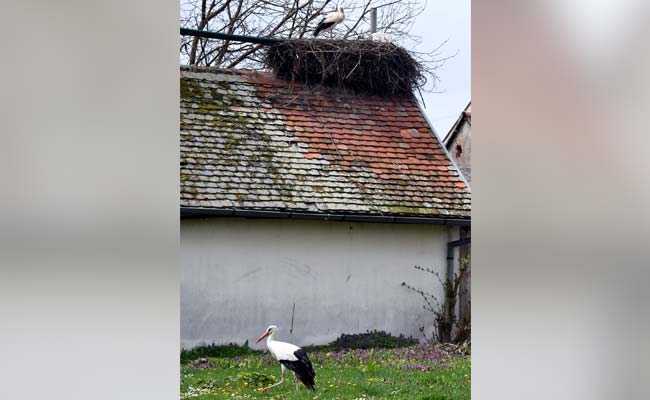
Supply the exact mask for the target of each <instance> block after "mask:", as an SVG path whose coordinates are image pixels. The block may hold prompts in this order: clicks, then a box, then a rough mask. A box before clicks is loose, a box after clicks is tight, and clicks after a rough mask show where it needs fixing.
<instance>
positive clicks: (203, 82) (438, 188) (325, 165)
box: [180, 67, 470, 219]
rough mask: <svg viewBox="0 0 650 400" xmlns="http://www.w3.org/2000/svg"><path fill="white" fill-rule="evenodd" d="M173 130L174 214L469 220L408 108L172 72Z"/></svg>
mask: <svg viewBox="0 0 650 400" xmlns="http://www.w3.org/2000/svg"><path fill="white" fill-rule="evenodd" d="M180 131H181V174H180V181H181V208H182V209H186V210H187V209H199V210H206V211H209V210H249V211H250V210H265V211H284V212H292V213H293V212H296V213H299V212H307V213H316V214H320V213H326V214H335V213H339V214H346V215H348V214H353V215H367V216H415V217H425V218H435V217H443V218H452V219H453V218H460V219H468V218H469V217H470V192H469V189H468V187H467V184H466V182H465V181H464V179H463V178H462V177H461V176H460V175H459V173H458V171H457V170H456V168H455V167H454V166H453V163H452V162H451V161H450V160H449V158H448V155H447V153H446V151H445V150H444V148H443V147H442V145H441V143H440V141H439V140H438V139H437V137H436V135H435V133H434V132H433V130H432V128H431V127H430V126H429V124H428V123H427V121H426V119H425V117H424V116H423V114H422V112H421V110H420V108H419V106H418V104H417V102H416V100H415V99H399V98H381V97H374V96H360V95H354V94H351V93H349V92H343V91H341V90H336V89H325V88H313V87H311V88H310V87H306V86H304V85H302V84H299V83H291V82H288V81H283V80H278V79H275V78H273V76H272V75H271V74H269V73H260V72H252V71H241V70H239V71H232V70H220V69H213V68H197V67H182V68H181V116H180ZM194 211H196V210H194Z"/></svg>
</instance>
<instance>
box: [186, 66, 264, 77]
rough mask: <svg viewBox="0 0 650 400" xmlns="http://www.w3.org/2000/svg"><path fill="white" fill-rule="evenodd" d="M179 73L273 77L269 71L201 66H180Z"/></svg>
mask: <svg viewBox="0 0 650 400" xmlns="http://www.w3.org/2000/svg"><path fill="white" fill-rule="evenodd" d="M180 69H181V71H188V72H206V73H213V74H214V73H219V74H229V75H246V76H257V75H261V76H267V77H275V76H274V75H273V72H271V71H261V70H256V69H249V68H221V67H206V66H202V65H181V66H180Z"/></svg>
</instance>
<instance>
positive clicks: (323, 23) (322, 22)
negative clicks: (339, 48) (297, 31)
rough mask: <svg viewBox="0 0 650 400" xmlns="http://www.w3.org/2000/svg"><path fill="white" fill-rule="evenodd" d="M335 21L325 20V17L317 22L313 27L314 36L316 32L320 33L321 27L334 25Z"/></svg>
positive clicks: (316, 34) (325, 27)
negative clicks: (314, 27)
mask: <svg viewBox="0 0 650 400" xmlns="http://www.w3.org/2000/svg"><path fill="white" fill-rule="evenodd" d="M335 23H336V22H334V21H332V22H325V18H324V19H323V20H322V21H321V22H320V24H318V26H316V29H314V36H318V34H319V33H321V31H322V30H323V29H327V28H329V27H330V26H332V25H334V24H335Z"/></svg>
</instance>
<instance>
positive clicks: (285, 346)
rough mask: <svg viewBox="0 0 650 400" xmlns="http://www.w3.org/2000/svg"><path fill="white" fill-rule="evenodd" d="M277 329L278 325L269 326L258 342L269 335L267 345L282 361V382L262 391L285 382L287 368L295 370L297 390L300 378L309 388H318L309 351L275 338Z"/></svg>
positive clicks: (277, 358) (294, 377)
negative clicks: (315, 383)
mask: <svg viewBox="0 0 650 400" xmlns="http://www.w3.org/2000/svg"><path fill="white" fill-rule="evenodd" d="M277 331H278V327H277V326H275V325H271V326H269V327H268V328H266V330H265V331H264V333H263V334H262V336H260V337H259V338H258V339H257V342H256V343H259V342H260V340H262V339H264V338H265V337H267V336H268V339H266V347H268V348H269V351H270V352H271V354H273V357H275V359H276V360H278V361H279V362H280V366H281V367H282V376H281V378H280V382H278V383H275V384H273V385H271V386H268V387H265V388H263V389H262V392H266V391H267V390H269V389H271V388H272V387H274V386H278V385H281V384H282V383H284V371H285V370H287V369H288V370H290V371H291V372H293V380H294V382H295V383H296V390H298V380H300V381H301V382H302V383H304V384H305V386H307V388H308V389H310V390H316V387H315V385H314V377H315V376H316V373H315V372H314V368H313V367H312V365H311V361H309V357H307V352H305V350H303V349H301V348H300V347H298V346H296V345H293V344H291V343H285V342H280V341H277V340H275V333H276V332H277Z"/></svg>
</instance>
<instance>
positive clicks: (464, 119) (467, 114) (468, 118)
mask: <svg viewBox="0 0 650 400" xmlns="http://www.w3.org/2000/svg"><path fill="white" fill-rule="evenodd" d="M463 123H468V124H470V126H471V125H472V102H471V101H470V102H469V103H467V107H465V110H463V112H462V113H460V115H459V116H458V119H457V120H456V122H454V125H452V127H451V129H449V132H447V134H446V135H445V138H444V139H443V140H442V141H443V143H444V144H445V146H447V149H449V143H451V142H453V141H454V139H455V138H456V135H458V132H459V131H460V129H459V128H460V127H461V126H463Z"/></svg>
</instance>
